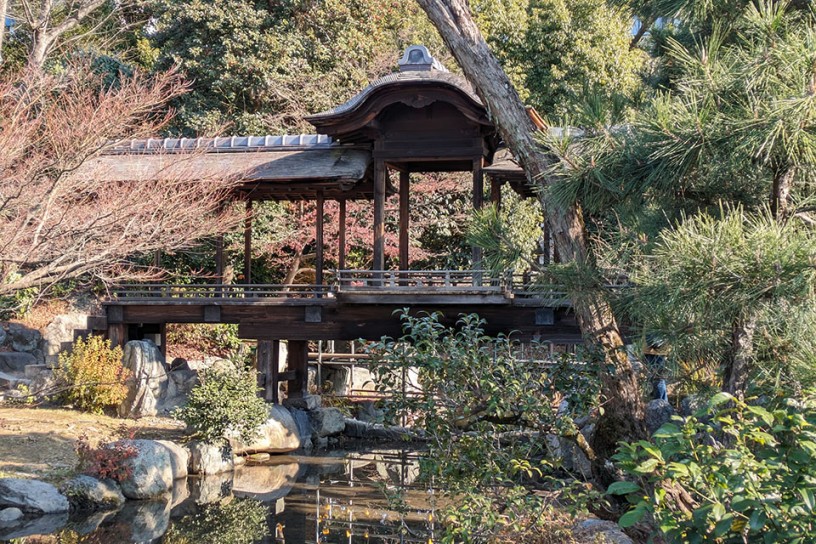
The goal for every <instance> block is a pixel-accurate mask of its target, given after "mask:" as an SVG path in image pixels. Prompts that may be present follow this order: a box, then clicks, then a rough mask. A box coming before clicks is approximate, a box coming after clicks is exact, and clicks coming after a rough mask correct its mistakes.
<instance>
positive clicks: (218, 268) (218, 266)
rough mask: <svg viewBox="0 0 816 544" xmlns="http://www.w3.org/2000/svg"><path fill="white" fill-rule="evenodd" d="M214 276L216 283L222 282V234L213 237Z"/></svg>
mask: <svg viewBox="0 0 816 544" xmlns="http://www.w3.org/2000/svg"><path fill="white" fill-rule="evenodd" d="M215 276H216V278H217V279H218V283H224V235H223V234H219V235H218V236H217V237H216V238H215Z"/></svg>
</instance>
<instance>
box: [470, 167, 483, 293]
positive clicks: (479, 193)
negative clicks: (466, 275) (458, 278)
mask: <svg viewBox="0 0 816 544" xmlns="http://www.w3.org/2000/svg"><path fill="white" fill-rule="evenodd" d="M483 203H484V173H483V172H482V157H478V158H476V159H474V160H473V209H475V210H479V209H481V208H482V204H483ZM472 250H473V270H481V269H482V248H480V247H477V246H473V248H472ZM473 281H474V283H475V284H476V285H481V278H476V277H474V278H473Z"/></svg>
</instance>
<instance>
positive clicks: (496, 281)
mask: <svg viewBox="0 0 816 544" xmlns="http://www.w3.org/2000/svg"><path fill="white" fill-rule="evenodd" d="M508 277H509V276H508V275H507V274H501V275H494V274H491V273H490V272H488V271H485V270H337V271H336V272H335V284H336V285H337V290H338V291H354V290H364V289H368V288H371V287H374V288H389V289H390V288H393V289H399V288H410V289H411V290H413V291H416V290H417V289H423V288H427V289H442V290H447V289H465V288H468V289H472V288H474V287H476V288H486V289H489V290H494V291H497V292H500V291H502V290H503V289H506V288H507V287H508V282H507V278H508Z"/></svg>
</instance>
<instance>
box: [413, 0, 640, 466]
mask: <svg viewBox="0 0 816 544" xmlns="http://www.w3.org/2000/svg"><path fill="white" fill-rule="evenodd" d="M418 2H419V4H420V6H422V8H423V9H424V10H425V12H426V13H427V14H428V17H429V18H430V19H431V21H432V22H433V23H434V25H435V26H436V28H437V30H438V31H439V33H440V35H441V36H442V39H443V40H444V41H445V43H446V44H447V46H448V48H449V49H450V50H451V53H452V54H453V56H454V57H455V58H456V60H457V62H458V63H459V65H460V66H461V67H462V71H463V72H464V73H465V75H466V76H467V78H468V79H469V80H470V82H471V83H472V84H473V85H474V87H475V88H476V92H477V93H478V94H479V96H480V97H481V99H482V102H483V103H484V104H485V106H486V107H487V109H488V111H489V112H490V113H491V115H492V116H493V119H494V121H495V122H496V124H497V125H498V127H499V130H500V132H501V135H502V138H503V139H504V141H505V143H506V144H507V145H508V146H509V147H510V149H512V150H513V153H514V155H515V156H516V158H517V159H518V160H519V163H520V164H521V166H522V168H524V171H525V172H526V173H527V177H528V179H529V181H530V183H546V179H545V177H544V176H545V172H546V170H547V167H548V166H549V162H548V159H547V157H546V155H545V153H544V152H543V150H542V149H541V148H540V147H539V146H538V145H537V144H536V141H535V138H534V131H535V127H534V125H533V123H532V121H531V120H530V118H529V116H528V114H527V112H526V110H525V108H524V105H523V104H522V102H521V98H520V97H519V95H518V92H517V91H516V89H515V88H514V87H513V85H512V84H511V83H510V80H509V79H508V78H507V75H506V74H505V73H504V70H503V69H502V67H501V65H500V64H499V62H498V61H497V60H496V58H495V57H494V56H493V54H492V53H491V52H490V48H489V47H488V45H487V43H486V42H485V41H484V39H483V38H482V35H481V33H480V32H479V29H478V28H477V27H476V24H475V23H474V21H473V18H472V17H471V14H470V11H469V8H468V4H467V0H418ZM544 206H545V210H546V217H547V226H548V228H549V229H550V232H551V233H552V236H553V238H554V240H555V245H556V248H557V250H558V254H559V255H560V257H561V260H562V261H563V262H565V263H576V264H577V265H578V266H591V262H590V259H589V252H588V248H587V241H586V230H585V227H584V221H583V216H582V213H581V210H580V208H579V207H578V206H572V207H569V208H561V207H558V206H556V205H554V204H553V203H552V202H549V201H548V198H547V197H546V196H545V197H544ZM579 295H580V296H576V297H574V300H573V305H574V309H575V314H576V317H577V319H578V323H579V325H580V327H581V331H582V332H583V334H584V336H585V337H586V340H587V342H588V343H590V344H591V345H592V346H593V347H595V348H596V349H597V348H599V349H600V350H601V352H602V353H603V355H604V359H605V361H604V362H605V365H606V367H607V369H608V371H605V372H603V376H602V388H603V389H602V393H603V396H604V397H605V398H604V416H603V417H601V419H600V421H599V422H598V427H597V432H596V435H595V440H594V441H593V444H592V447H593V449H594V450H595V452H596V453H597V454H598V460H599V465H598V467H596V468H599V469H601V471H598V474H599V475H602V467H603V461H604V460H605V459H607V458H608V457H609V456H610V455H611V454H612V453H613V452H614V450H615V448H616V447H617V443H618V441H620V440H633V439H640V438H643V437H644V436H645V435H646V431H645V427H644V425H643V399H642V397H641V394H640V387H639V383H638V379H637V376H636V375H635V374H634V372H633V370H632V365H631V364H630V362H629V360H628V358H627V356H626V350H625V349H624V344H623V340H622V338H621V334H620V331H619V329H618V325H617V323H616V321H615V317H614V315H613V314H612V309H611V308H610V306H609V303H608V301H607V300H606V298H605V296H604V295H603V294H602V293H600V292H594V293H580V294H579Z"/></svg>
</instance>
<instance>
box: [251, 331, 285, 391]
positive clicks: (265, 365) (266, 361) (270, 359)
mask: <svg viewBox="0 0 816 544" xmlns="http://www.w3.org/2000/svg"><path fill="white" fill-rule="evenodd" d="M279 344H280V342H279V341H278V340H258V349H257V351H256V357H257V361H258V372H259V373H260V376H261V377H262V380H259V381H262V382H263V393H262V394H263V399H264V400H265V401H267V402H272V403H275V404H278V400H279V399H278V358H279V349H280V346H279Z"/></svg>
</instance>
